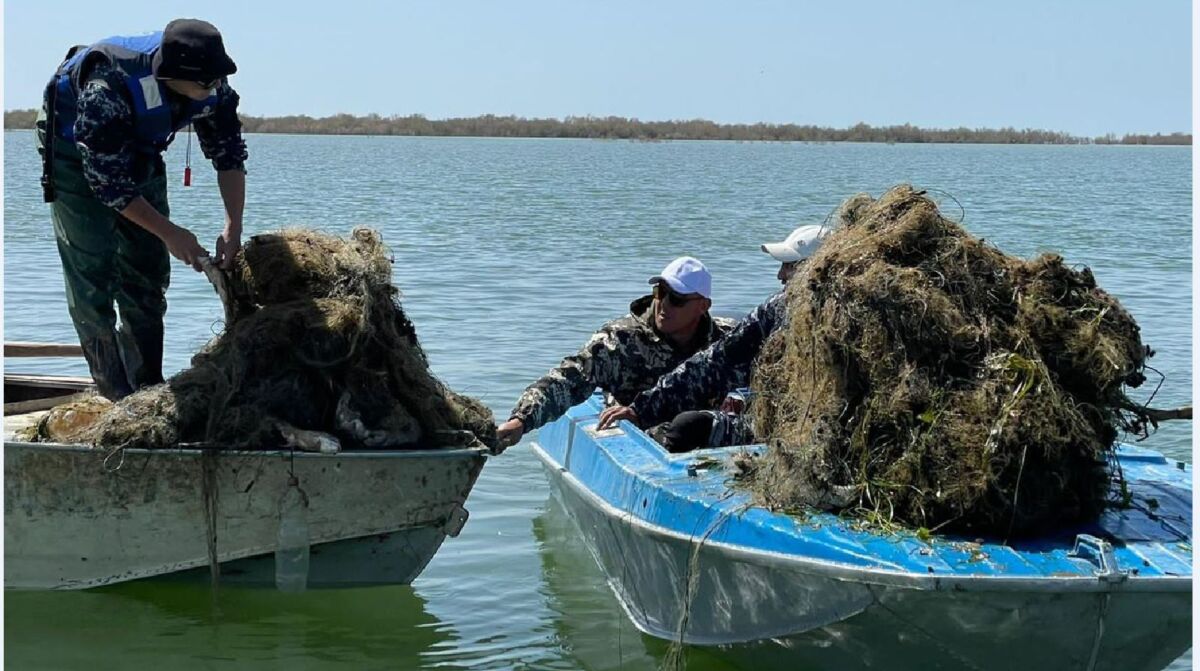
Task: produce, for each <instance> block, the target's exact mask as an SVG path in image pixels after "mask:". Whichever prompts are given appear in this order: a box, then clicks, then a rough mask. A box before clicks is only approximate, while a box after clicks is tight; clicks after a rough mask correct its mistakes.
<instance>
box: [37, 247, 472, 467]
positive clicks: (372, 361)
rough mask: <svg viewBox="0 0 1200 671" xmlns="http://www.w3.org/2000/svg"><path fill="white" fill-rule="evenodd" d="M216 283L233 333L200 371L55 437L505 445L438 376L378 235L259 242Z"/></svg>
mask: <svg viewBox="0 0 1200 671" xmlns="http://www.w3.org/2000/svg"><path fill="white" fill-rule="evenodd" d="M209 272H210V277H213V275H212V274H211V273H219V275H218V276H217V277H216V278H215V281H216V283H217V285H218V290H219V291H220V292H221V294H222V295H221V298H222V300H223V301H224V302H225V308H226V309H225V312H226V326H225V330H224V332H223V333H222V334H221V335H219V336H217V337H216V338H215V339H213V340H212V341H211V342H210V343H208V345H206V346H205V347H204V349H203V350H202V351H200V352H199V353H198V354H196V355H195V356H194V357H193V359H192V362H191V363H192V365H191V366H190V367H189V368H187V369H186V370H183V371H181V372H180V373H178V374H177V375H175V376H173V377H172V378H171V379H169V380H168V381H167V382H166V383H164V384H161V385H157V386H154V387H150V388H146V389H143V390H140V391H138V392H136V393H134V394H133V395H131V396H129V397H127V398H125V399H122V400H121V401H119V402H117V403H116V404H114V405H112V406H111V407H110V408H108V409H107V410H104V411H103V412H102V413H99V414H98V415H97V416H96V417H95V419H94V421H63V418H64V417H65V413H66V412H75V413H76V416H84V415H81V414H80V413H79V410H78V409H74V410H73V409H72V408H69V407H68V408H61V409H58V410H56V411H54V412H51V413H50V414H49V415H48V416H47V417H46V418H45V419H44V420H43V422H42V423H41V427H40V429H39V432H40V433H41V434H42V436H41V437H42V439H51V440H55V441H57V442H83V443H91V444H95V445H98V446H103V447H143V448H161V447H174V446H177V445H179V444H181V443H184V444H187V443H203V444H208V445H216V446H228V447H241V448H259V447H279V446H282V445H285V444H292V445H297V446H301V447H305V448H308V449H319V448H320V447H321V446H323V445H328V444H329V441H330V440H333V441H336V443H337V444H339V445H340V446H341V447H347V448H351V447H358V448H362V447H366V448H388V449H396V448H405V447H422V448H431V447H439V446H463V445H479V444H485V445H491V444H494V441H495V426H494V420H493V417H492V414H491V412H490V411H489V410H488V409H487V408H486V407H485V406H484V405H483V404H482V403H481V402H479V401H478V400H476V399H473V398H469V397H466V396H462V395H459V394H457V393H455V392H453V391H452V390H450V389H449V388H447V387H446V386H445V385H444V384H442V382H441V381H439V380H438V379H437V378H436V377H434V376H433V374H432V373H431V372H430V369H429V364H428V362H427V361H426V358H425V354H424V352H423V350H422V349H421V345H420V343H418V341H417V334H416V330H415V329H414V327H413V324H412V322H411V321H409V319H408V317H406V316H405V314H404V310H403V309H402V308H401V306H400V303H399V292H398V291H397V290H396V288H395V287H394V286H392V283H391V277H392V268H391V261H390V260H389V255H388V252H387V249H386V248H385V247H384V245H383V244H382V242H381V240H380V238H379V235H378V234H377V233H376V232H374V231H371V230H368V229H357V230H355V231H354V232H353V233H352V234H351V236H350V238H349V239H341V238H338V237H334V236H330V235H325V234H322V233H317V232H314V231H309V230H299V229H294V230H284V231H282V232H280V233H271V234H265V235H257V236H254V237H252V238H251V239H250V240H249V241H248V242H247V244H246V246H245V248H244V250H243V252H242V253H241V254H240V255H239V256H238V258H237V263H236V267H235V268H234V270H232V271H230V272H228V273H222V272H220V271H209ZM93 414H95V413H94V412H93ZM73 417H74V416H73ZM56 422H57V424H56ZM55 426H61V427H63V428H62V429H59V430H57V431H56V430H55V429H54V427H55Z"/></svg>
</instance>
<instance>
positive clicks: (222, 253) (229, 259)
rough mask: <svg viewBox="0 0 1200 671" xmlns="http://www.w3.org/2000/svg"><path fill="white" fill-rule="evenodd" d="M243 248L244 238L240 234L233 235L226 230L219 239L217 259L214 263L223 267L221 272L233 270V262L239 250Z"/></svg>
mask: <svg viewBox="0 0 1200 671" xmlns="http://www.w3.org/2000/svg"><path fill="white" fill-rule="evenodd" d="M241 248H242V236H241V234H240V233H233V232H232V231H230V230H229V229H226V230H225V232H224V233H222V234H221V235H220V236H218V237H217V258H215V259H213V261H214V262H215V263H216V264H217V265H218V266H220V267H221V270H233V260H234V259H235V258H236V257H237V253H238V250H239V249H241Z"/></svg>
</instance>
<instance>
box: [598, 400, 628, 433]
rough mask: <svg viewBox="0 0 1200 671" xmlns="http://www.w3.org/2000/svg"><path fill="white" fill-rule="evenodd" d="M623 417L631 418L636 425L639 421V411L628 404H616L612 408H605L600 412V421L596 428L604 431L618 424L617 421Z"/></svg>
mask: <svg viewBox="0 0 1200 671" xmlns="http://www.w3.org/2000/svg"><path fill="white" fill-rule="evenodd" d="M623 419H625V420H629V421H630V422H632V423H633V424H634V425H636V424H637V423H638V416H637V413H636V412H634V411H633V408H631V407H629V406H627V405H614V406H613V407H611V408H605V409H604V411H603V412H601V413H600V423H599V424H597V425H596V429H597V430H600V431H603V430H605V429H607V428H609V427H613V426H616V425H617V422H619V421H621V420H623Z"/></svg>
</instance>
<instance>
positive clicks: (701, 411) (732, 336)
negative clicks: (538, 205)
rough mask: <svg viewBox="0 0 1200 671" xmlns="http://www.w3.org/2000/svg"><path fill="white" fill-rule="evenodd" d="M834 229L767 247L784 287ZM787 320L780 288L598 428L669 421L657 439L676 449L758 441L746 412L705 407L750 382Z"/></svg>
mask: <svg viewBox="0 0 1200 671" xmlns="http://www.w3.org/2000/svg"><path fill="white" fill-rule="evenodd" d="M830 232H831V229H830V228H828V227H825V226H801V227H800V228H797V229H796V230H794V231H792V233H791V234H790V235H788V237H787V239H785V240H784V241H783V242H771V243H766V244H764V245H763V246H762V250H763V251H764V252H766V253H767V254H769V255H770V256H771V258H773V259H775V260H776V261H778V262H779V263H780V267H779V273H778V274H777V275H776V277H778V278H779V281H780V283H782V284H783V285H784V288H786V287H787V283H788V280H790V279H791V278H792V276H794V275H795V274H796V272H797V271H798V270H799V269H800V267H801V265H802V264H803V263H804V262H805V261H807V260H808V258H809V257H811V256H812V255H813V254H815V253H816V251H817V250H818V249H820V247H821V243H822V242H824V240H825V238H826V237H827V236H828V235H829V233H830ZM786 318H787V311H786V299H785V292H784V291H783V290H780V291H779V292H777V293H775V294H774V295H772V296H771V297H770V298H768V299H767V300H766V301H765V302H764V303H762V304H761V305H759V306H758V307H756V308H754V310H752V311H751V312H750V314H749V315H747V316H746V317H745V318H743V319H742V320H741V321H740V322H738V323H737V324H736V325H734V327H733V330H731V331H730V332H729V333H728V335H726V336H725V338H723V339H721V340H720V341H719V342H716V343H714V344H713V345H711V346H709V347H708V348H707V349H705V350H704V351H702V352H699V353H697V354H696V355H695V356H693V357H691V358H689V359H688V360H687V361H684V362H683V363H681V364H679V366H678V367H677V368H675V369H674V370H672V371H671V372H669V373H667V374H666V375H664V376H663V377H662V378H660V379H659V380H658V382H657V383H655V385H654V386H653V387H651V388H649V389H647V390H646V391H644V392H642V393H640V394H638V396H637V398H635V399H634V400H633V402H632V403H629V404H625V405H616V406H612V407H609V408H606V409H605V410H604V412H602V413H601V414H600V422H599V424H598V428H600V429H606V428H608V427H610V426H614V425H616V424H617V422H619V421H620V420H622V419H624V420H628V421H630V422H633V423H634V424H635V425H637V426H639V427H642V428H648V427H655V426H657V425H659V424H661V423H667V422H669V424H666V425H665V426H663V427H662V428H661V429H660V430H657V431H656V433H658V434H659V436H661V437H658V436H656V437H658V439H659V442H661V443H663V445H664V446H665V447H666V448H667V449H668V450H670V451H672V452H685V451H688V450H694V449H696V448H698V447H718V446H722V445H739V444H743V443H747V442H752V439H753V436H752V435H750V434H751V431H750V429H749V427H747V426H746V424H745V422H744V417H743V416H742V415H740V414H738V413H726V412H719V411H712V410H706V409H705V408H707V407H710V405H711V400H710V399H712V398H713V397H718V398H724V397H725V396H726V395H727V394H729V393H730V392H732V391H734V390H736V389H738V388H741V387H746V386H749V384H750V369H751V366H752V364H753V363H754V359H755V358H756V357H758V353H759V351H761V350H762V346H763V343H764V342H766V340H767V338H768V337H769V336H770V335H771V334H772V333H774V332H775V330H776V329H778V328H782V327H783V326H784V325H785V323H786V321H787V319H786Z"/></svg>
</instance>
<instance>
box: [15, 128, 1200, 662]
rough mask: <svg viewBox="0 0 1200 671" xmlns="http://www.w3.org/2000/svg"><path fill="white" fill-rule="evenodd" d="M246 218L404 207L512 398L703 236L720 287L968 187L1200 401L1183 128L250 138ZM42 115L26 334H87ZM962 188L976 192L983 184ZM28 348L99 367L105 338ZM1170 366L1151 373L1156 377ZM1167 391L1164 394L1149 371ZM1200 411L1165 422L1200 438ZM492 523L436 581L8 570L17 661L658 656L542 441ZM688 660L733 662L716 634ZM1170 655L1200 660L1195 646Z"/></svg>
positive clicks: (381, 220) (436, 326)
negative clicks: (54, 582) (1031, 141)
mask: <svg viewBox="0 0 1200 671" xmlns="http://www.w3.org/2000/svg"><path fill="white" fill-rule="evenodd" d="M247 144H248V145H249V149H250V155H251V158H250V162H249V163H248V165H247V167H248V169H249V177H248V183H249V194H248V196H247V206H246V232H247V235H249V234H252V233H255V232H259V231H267V230H272V229H278V228H280V227H284V226H310V227H315V228H319V229H322V230H326V231H330V232H333V233H338V234H344V233H346V232H348V231H349V230H350V229H351V228H353V227H354V226H370V227H373V228H377V229H379V230H380V231H382V232H383V235H384V239H385V241H386V242H388V243H389V244H390V246H391V247H392V250H393V251H394V253H395V261H396V263H395V281H396V284H397V286H399V287H400V288H401V289H402V291H403V292H404V296H405V299H404V306H405V308H406V309H407V311H408V313H409V315H410V316H411V317H412V319H413V321H414V322H415V323H416V324H417V329H418V332H419V334H420V337H421V340H422V343H423V344H424V346H425V348H426V351H427V352H428V355H429V358H430V361H431V363H432V366H433V369H434V371H435V372H436V373H437V374H438V375H440V376H441V377H442V378H443V379H444V380H446V381H447V382H448V383H449V384H450V385H451V386H452V387H454V388H455V389H457V390H459V391H462V392H466V393H469V394H473V395H475V396H479V397H481V398H483V399H484V400H485V401H486V402H487V403H488V404H489V405H490V406H491V407H492V409H493V410H494V411H495V412H496V413H497V415H498V416H500V417H502V418H504V417H507V412H508V410H509V409H510V407H511V405H512V403H513V402H514V401H515V400H516V398H517V396H518V395H519V394H520V392H521V390H522V389H523V388H524V387H525V386H526V385H527V384H528V383H530V382H531V381H532V380H534V379H535V378H536V377H537V376H539V375H541V374H542V373H544V372H545V371H546V370H547V369H548V368H549V367H551V366H553V365H554V364H556V363H557V361H558V360H559V359H560V358H561V357H562V356H563V355H566V354H568V353H570V352H573V351H574V350H576V349H577V348H578V347H579V346H580V345H581V344H582V343H583V342H584V340H585V339H586V338H587V336H588V335H589V334H590V333H591V332H592V331H593V330H594V329H595V328H596V327H597V326H599V325H600V324H601V323H602V322H604V321H605V320H607V319H610V318H613V317H617V316H619V315H621V314H622V313H623V312H624V311H625V310H626V307H627V305H628V303H629V301H630V300H632V299H633V298H635V297H637V296H638V295H640V294H641V292H643V291H644V290H645V289H646V278H647V277H649V276H650V275H653V274H655V273H656V272H657V271H659V270H660V269H661V268H662V267H663V266H664V265H666V263H667V262H668V261H670V260H671V259H672V258H674V257H675V256H679V255H681V254H691V255H694V256H697V257H699V258H700V259H702V260H703V261H704V262H705V263H706V264H707V265H708V266H709V268H710V269H711V270H712V272H713V275H714V278H715V279H714V291H715V299H714V308H715V309H716V310H717V311H719V312H722V313H725V314H730V315H740V314H744V313H745V312H746V311H748V310H749V309H750V308H751V307H753V306H754V305H755V304H757V303H758V302H759V301H761V300H762V299H764V298H765V297H766V296H768V295H769V294H770V293H771V292H772V291H774V290H775V288H776V286H777V283H776V280H775V277H774V276H775V271H776V270H777V265H775V264H773V263H772V262H771V261H770V260H769V259H768V258H767V257H766V256H765V255H764V254H762V253H761V252H760V251H759V250H758V245H759V244H760V243H761V242H764V241H773V240H778V239H782V237H783V236H784V235H786V234H787V233H788V232H789V231H790V230H791V229H792V228H794V227H795V226H797V225H799V224H801V223H813V222H819V221H820V220H822V219H823V218H824V217H825V216H826V215H827V214H828V213H829V211H830V210H832V209H833V208H834V207H836V206H837V204H838V203H839V202H840V201H841V199H843V198H844V197H846V196H849V195H851V194H853V193H855V192H858V191H867V192H869V193H872V194H874V195H878V194H879V193H880V192H882V191H883V190H885V189H886V188H888V187H889V186H892V185H893V184H896V183H898V182H905V181H907V182H912V183H914V184H916V185H918V186H922V187H927V188H930V189H937V190H938V191H939V192H942V193H945V194H952V195H953V197H954V199H957V203H955V201H954V200H952V199H950V198H948V197H943V209H944V211H945V212H947V213H949V214H951V215H952V216H955V217H956V218H957V217H958V216H961V215H962V214H963V213H965V221H964V223H965V225H966V226H967V227H968V228H969V229H970V230H971V231H972V232H973V233H975V234H976V235H980V236H983V237H985V238H987V239H988V240H991V241H993V242H995V243H996V244H997V245H999V246H1000V247H1001V248H1002V249H1004V250H1005V251H1007V252H1009V253H1012V254H1017V255H1020V256H1029V255H1033V254H1036V253H1039V252H1042V251H1049V250H1052V251H1056V252H1059V253H1061V254H1062V255H1063V256H1064V257H1066V259H1067V260H1068V261H1069V262H1071V263H1078V264H1086V265H1088V266H1090V267H1091V268H1092V270H1093V271H1094V272H1095V275H1096V278H1097V280H1098V281H1099V283H1100V284H1101V286H1103V287H1104V288H1105V289H1106V290H1108V291H1110V292H1111V293H1113V294H1115V295H1116V296H1117V297H1118V298H1119V299H1120V300H1121V301H1122V303H1123V304H1124V305H1125V306H1126V307H1128V308H1129V309H1130V310H1131V311H1132V313H1133V314H1134V316H1135V317H1136V318H1137V319H1138V321H1139V323H1140V324H1141V326H1142V335H1143V339H1144V341H1145V342H1146V343H1148V344H1150V345H1151V346H1152V347H1154V349H1155V350H1156V351H1157V356H1156V357H1155V358H1154V359H1153V361H1152V363H1153V365H1154V366H1155V367H1156V368H1157V369H1158V370H1160V371H1162V373H1163V375H1164V377H1165V381H1164V382H1163V384H1162V387H1161V389H1160V390H1159V392H1158V396H1157V397H1156V399H1155V405H1161V406H1164V407H1165V406H1174V405H1176V404H1183V403H1190V402H1191V398H1190V389H1191V357H1192V351H1191V333H1192V331H1191V320H1192V314H1191V297H1192V284H1191V282H1192V272H1191V269H1192V257H1191V249H1192V246H1191V234H1192V223H1191V210H1192V191H1191V184H1192V175H1191V163H1190V158H1191V157H1190V151H1189V150H1188V149H1186V148H1174V147H1035V146H1019V147H1008V146H966V145H932V146H930V145H893V146H888V145H808V144H758V143H748V144H736V143H716V142H675V143H633V142H612V141H577V140H526V139H449V138H382V137H306V136H271V135H252V136H249V137H248V138H247ZM182 166H183V143H182V142H180V143H176V146H175V147H174V148H172V150H171V152H170V153H169V155H168V170H169V172H170V173H171V179H172V185H171V207H172V215H173V216H172V218H173V219H174V220H175V221H176V222H178V223H180V224H182V225H185V226H188V227H190V228H191V229H192V231H193V232H195V233H196V234H197V235H198V236H199V237H200V238H201V242H202V243H204V244H206V245H207V246H209V247H210V249H211V245H212V240H213V239H215V237H216V236H217V234H218V233H219V231H220V226H221V222H222V214H221V212H222V211H221V205H220V199H219V196H218V193H217V188H216V179H215V175H214V174H213V173H212V171H211V169H208V168H207V167H205V166H199V169H197V170H195V171H194V175H193V177H194V181H193V184H194V186H192V187H190V188H187V189H184V188H182V187H181V186H179V185H178V180H180V179H181V177H180V175H181V174H182ZM39 169H40V168H39V165H38V161H37V155H36V152H35V151H34V149H33V141H32V135H31V134H30V133H29V132H8V133H5V134H4V195H5V198H4V329H5V331H4V337H5V338H6V339H8V340H41V341H61V342H72V341H74V338H75V335H74V331H73V329H72V327H71V322H70V319H69V318H68V316H67V310H66V303H65V299H64V297H63V289H62V278H61V271H60V266H59V261H58V257H57V252H56V251H55V246H54V236H53V231H52V229H51V226H50V223H49V216H48V209H47V206H46V205H44V204H43V203H42V202H41V194H40V189H39V186H38V174H39ZM959 204H961V208H962V209H961V210H960V209H959ZM168 299H169V301H170V310H169V312H168V314H167V343H166V368H167V370H168V371H171V372H173V371H175V370H178V369H180V368H182V367H184V366H185V365H186V364H187V362H188V359H189V357H190V355H191V354H192V353H193V352H194V351H195V350H196V349H198V348H199V347H200V346H201V345H202V344H203V343H204V342H205V341H207V340H208V339H209V338H210V337H211V336H212V335H213V333H214V331H215V329H217V328H218V322H219V320H220V318H221V307H220V304H219V302H218V300H217V298H216V295H215V294H214V293H213V291H212V289H211V287H210V286H209V285H208V284H207V283H206V282H204V281H203V278H202V276H200V275H198V274H196V273H193V272H191V271H190V270H187V269H185V268H183V267H182V266H181V265H180V264H176V267H175V275H174V277H173V279H172V286H171V289H170V293H169V297H168ZM9 370H21V371H38V372H49V373H61V374H75V375H80V374H86V372H87V370H86V366H85V365H83V364H82V363H76V362H67V361H55V360H42V361H39V360H26V361H19V362H14V364H13V365H11V366H10V367H9ZM1153 386H1154V385H1153V383H1152V384H1151V385H1149V388H1147V389H1146V391H1145V394H1148V393H1149V392H1150V390H1151V389H1152V388H1153ZM1145 394H1143V397H1144V396H1145ZM1190 430H1191V427H1190V426H1189V425H1188V424H1176V425H1170V424H1169V425H1167V426H1165V427H1164V428H1163V430H1162V431H1160V432H1159V433H1158V434H1157V435H1155V436H1153V437H1152V438H1150V440H1148V441H1147V442H1146V444H1147V445H1148V446H1150V447H1152V448H1155V449H1159V450H1162V451H1163V452H1165V453H1167V454H1169V455H1171V456H1173V457H1176V458H1179V459H1185V460H1188V461H1190V460H1191V458H1190V455H1191V449H1190V446H1191V433H1190ZM467 507H468V508H469V509H470V511H471V520H470V522H469V523H468V524H467V527H466V529H465V530H464V531H463V533H462V535H461V536H459V537H458V538H456V539H451V540H448V541H447V542H446V544H445V545H444V546H443V547H442V550H441V551H440V552H439V553H438V555H437V556H436V557H435V558H434V559H433V561H432V562H431V563H430V564H429V567H428V568H427V569H426V571H425V573H424V574H423V575H422V576H421V577H420V578H419V579H418V580H417V581H416V582H415V583H414V584H413V585H412V586H411V587H386V588H373V589H359V590H348V591H338V592H312V593H308V594H305V595H300V596H292V595H281V594H277V593H275V592H272V591H268V590H245V589H234V588H222V590H221V591H220V593H219V598H218V601H217V604H216V607H215V609H214V606H213V604H212V601H211V599H210V594H209V592H208V590H207V588H205V587H202V586H187V585H168V584H134V585H125V586H117V587H114V588H108V589H101V590H95V591H91V592H84V593H61V594H58V593H55V594H37V593H8V594H6V595H5V654H4V656H5V662H6V663H7V664H8V665H9V667H10V668H44V669H92V668H121V667H129V668H133V667H137V668H143V667H146V668H154V667H157V668H196V669H207V668H222V669H224V668H281V669H283V668H286V669H289V671H294V670H299V669H331V668H350V669H358V668H435V667H436V668H472V669H494V668H501V669H503V668H522V669H526V668H527V669H543V668H547V669H577V668H587V669H629V670H634V669H653V668H656V667H657V666H658V665H659V664H660V663H661V661H662V658H663V656H664V654H665V653H666V647H665V646H664V645H662V644H660V643H658V642H657V641H654V640H651V639H648V638H645V637H642V636H641V635H639V634H638V633H637V632H636V631H635V630H634V629H633V627H632V625H630V624H629V622H628V621H627V620H626V618H625V616H624V614H623V613H622V612H621V610H620V607H619V606H618V605H617V602H616V601H615V599H614V598H613V597H612V595H611V593H610V592H609V591H608V589H607V586H606V585H605V583H604V578H603V575H602V574H601V573H600V570H599V569H598V568H597V567H596V565H595V564H594V563H593V562H592V560H591V557H590V556H589V555H588V554H587V552H586V551H585V550H584V549H583V547H582V545H581V544H580V542H579V541H578V540H577V538H576V537H575V534H574V532H573V531H572V529H571V527H570V523H569V520H566V519H565V516H564V514H563V513H562V511H561V510H559V509H557V508H556V507H555V506H554V505H552V504H551V502H550V495H549V489H548V485H547V482H546V478H545V476H544V475H543V473H542V469H541V466H540V464H539V463H538V462H537V460H536V459H535V458H534V457H533V455H532V454H531V452H530V451H529V449H528V438H527V439H526V441H525V442H524V443H522V444H521V445H519V446H517V447H514V448H511V449H510V450H509V451H508V452H507V453H505V454H504V455H503V456H502V457H500V458H498V459H493V460H491V461H490V462H489V463H488V464H487V466H486V467H485V468H484V471H483V474H482V476H481V477H480V480H479V483H478V485H477V486H476V487H475V490H474V492H473V493H472V494H471V498H470V500H469V501H468V506H467ZM689 662H690V663H689V668H691V669H701V670H713V669H724V668H727V667H725V666H724V665H723V662H722V661H721V660H718V659H715V658H712V657H711V656H709V655H708V654H706V653H705V652H704V651H703V650H693V651H691V652H690V655H689ZM1172 668H1176V669H1190V668H1191V662H1190V655H1188V656H1185V657H1184V658H1182V659H1181V660H1179V661H1178V662H1176V663H1175V664H1174V665H1173V667H1172Z"/></svg>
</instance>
